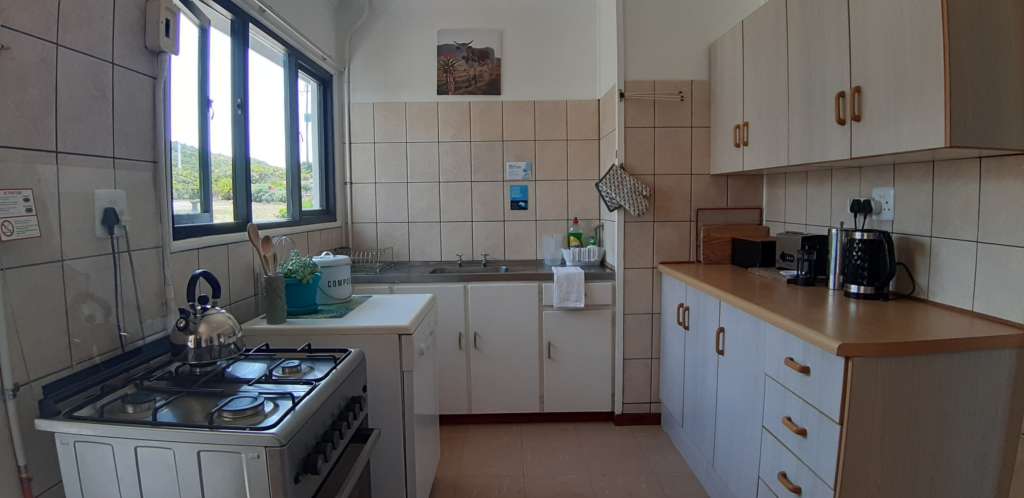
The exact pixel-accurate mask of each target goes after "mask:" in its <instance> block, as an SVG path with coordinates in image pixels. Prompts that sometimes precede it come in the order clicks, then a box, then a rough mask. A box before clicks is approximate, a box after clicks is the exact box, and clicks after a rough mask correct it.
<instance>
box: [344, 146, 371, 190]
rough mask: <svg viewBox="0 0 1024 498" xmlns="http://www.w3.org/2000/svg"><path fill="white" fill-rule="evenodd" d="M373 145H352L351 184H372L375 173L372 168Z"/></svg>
mask: <svg viewBox="0 0 1024 498" xmlns="http://www.w3.org/2000/svg"><path fill="white" fill-rule="evenodd" d="M373 154H374V151H373V144H356V143H354V144H352V178H351V179H350V180H351V181H352V182H353V183H373V182H375V181H376V176H377V172H376V170H375V169H374V166H373Z"/></svg>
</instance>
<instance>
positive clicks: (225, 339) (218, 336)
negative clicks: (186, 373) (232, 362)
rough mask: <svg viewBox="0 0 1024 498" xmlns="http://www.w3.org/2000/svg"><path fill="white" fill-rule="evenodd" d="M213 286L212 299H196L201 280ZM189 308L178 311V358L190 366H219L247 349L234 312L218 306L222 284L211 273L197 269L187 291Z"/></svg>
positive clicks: (175, 346)
mask: <svg viewBox="0 0 1024 498" xmlns="http://www.w3.org/2000/svg"><path fill="white" fill-rule="evenodd" d="M200 279H202V280H205V281H206V283H207V284H209V286H210V294H211V296H207V295H206V294H203V295H200V296H199V297H198V298H197V297H196V288H197V287H198V286H199V280H200ZM185 296H186V299H187V300H188V308H178V315H179V316H178V320H177V321H176V322H175V323H174V330H172V331H171V344H172V351H173V354H174V357H175V359H177V360H178V361H182V362H184V363H188V364H190V365H203V364H209V363H215V362H218V361H220V360H226V359H229V358H233V357H235V356H238V355H239V354H241V353H242V351H244V350H245V343H244V341H243V340H242V326H241V325H239V324H238V320H236V319H235V317H234V316H232V315H231V313H228V312H227V310H225V309H223V308H219V307H218V306H217V300H219V299H220V282H219V281H218V280H217V277H215V276H214V275H213V273H211V272H210V271H208V270H196V271H194V272H192V276H190V277H189V279H188V286H187V287H186V289H185Z"/></svg>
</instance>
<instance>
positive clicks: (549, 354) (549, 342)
mask: <svg viewBox="0 0 1024 498" xmlns="http://www.w3.org/2000/svg"><path fill="white" fill-rule="evenodd" d="M548 359H549V360H550V359H551V341H548Z"/></svg>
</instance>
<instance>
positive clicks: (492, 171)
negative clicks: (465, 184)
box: [470, 142, 505, 182]
mask: <svg viewBox="0 0 1024 498" xmlns="http://www.w3.org/2000/svg"><path fill="white" fill-rule="evenodd" d="M503 149H504V148H503V146H502V143H501V142H473V144H472V147H471V149H470V159H471V161H472V167H473V181H474V182H478V181H500V180H502V179H504V178H505V174H504V169H505V168H504V164H505V163H504V160H503V156H504V150H503Z"/></svg>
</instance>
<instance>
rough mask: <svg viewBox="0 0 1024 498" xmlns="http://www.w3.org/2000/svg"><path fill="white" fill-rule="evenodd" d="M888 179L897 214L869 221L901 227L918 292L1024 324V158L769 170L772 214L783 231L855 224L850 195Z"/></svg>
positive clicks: (899, 253)
mask: <svg viewBox="0 0 1024 498" xmlns="http://www.w3.org/2000/svg"><path fill="white" fill-rule="evenodd" d="M878 186H892V187H894V188H895V207H896V209H895V219H894V220H893V221H891V222H869V224H868V226H869V227H874V228H882V229H885V230H891V231H892V232H893V238H894V239H895V242H896V257H897V259H898V260H899V261H902V262H904V263H906V264H907V265H908V266H909V267H910V269H911V271H912V272H913V274H914V278H915V279H916V280H917V292H916V294H915V295H916V296H918V297H921V298H925V299H929V300H931V301H936V302H939V303H943V304H947V305H951V306H955V307H958V308H963V309H968V310H973V311H976V312H979V313H984V314H986V315H992V316H995V317H998V318H1002V319H1005V320H1011V321H1014V322H1018V323H1024V297H1022V296H1024V196H1022V193H1024V156H1005V157H994V158H983V159H964V160H956V161H938V162H934V163H932V162H926V163H916V164H897V165H895V166H892V165H889V166H875V167H866V168H848V169H834V170H815V171H809V172H802V173H787V174H775V175H768V176H766V181H765V206H764V207H765V217H766V220H767V221H768V225H769V226H770V227H771V228H772V232H773V233H775V232H778V231H781V230H784V229H785V230H801V231H808V232H812V233H825V231H826V228H827V227H828V226H836V225H838V224H839V222H840V221H844V222H845V223H846V226H847V227H850V226H852V223H853V222H852V217H851V215H850V214H849V213H848V212H847V210H848V207H849V199H850V197H851V196H854V195H857V194H860V195H862V196H870V194H871V190H872V188H874V187H878ZM896 289H897V290H899V291H902V292H909V290H910V283H909V281H908V279H907V278H906V276H905V274H904V273H903V271H902V270H901V271H900V273H899V276H898V279H897V282H896Z"/></svg>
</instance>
